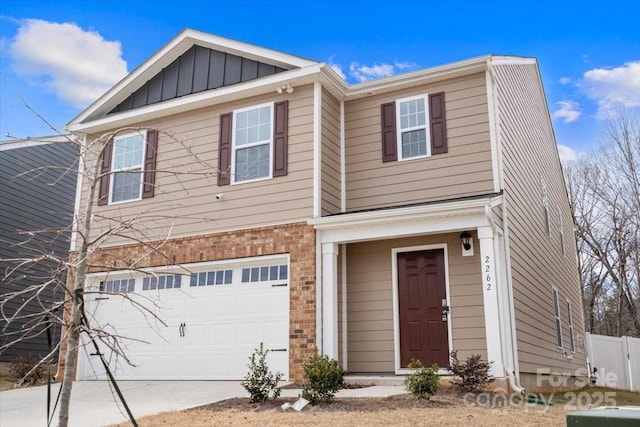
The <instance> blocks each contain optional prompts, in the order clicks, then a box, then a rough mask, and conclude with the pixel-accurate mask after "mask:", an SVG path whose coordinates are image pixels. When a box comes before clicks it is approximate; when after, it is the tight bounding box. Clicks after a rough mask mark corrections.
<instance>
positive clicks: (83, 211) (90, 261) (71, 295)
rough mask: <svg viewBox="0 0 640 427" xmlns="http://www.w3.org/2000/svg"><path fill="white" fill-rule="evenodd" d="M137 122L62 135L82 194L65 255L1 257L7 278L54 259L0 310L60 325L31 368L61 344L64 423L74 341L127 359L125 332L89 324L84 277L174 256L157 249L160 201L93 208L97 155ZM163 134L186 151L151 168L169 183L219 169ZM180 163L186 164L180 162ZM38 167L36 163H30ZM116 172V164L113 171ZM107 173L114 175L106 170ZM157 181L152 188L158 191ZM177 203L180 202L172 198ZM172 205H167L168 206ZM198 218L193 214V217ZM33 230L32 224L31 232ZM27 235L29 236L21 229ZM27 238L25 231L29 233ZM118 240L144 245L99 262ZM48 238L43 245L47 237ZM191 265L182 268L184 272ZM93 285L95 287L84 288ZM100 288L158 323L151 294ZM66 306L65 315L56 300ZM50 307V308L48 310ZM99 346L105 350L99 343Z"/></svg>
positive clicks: (13, 317)
mask: <svg viewBox="0 0 640 427" xmlns="http://www.w3.org/2000/svg"><path fill="white" fill-rule="evenodd" d="M141 131H142V130H141V129H139V128H123V129H118V130H117V131H113V132H108V133H105V134H101V135H95V136H87V138H86V139H84V140H82V141H77V140H75V139H74V138H69V139H68V140H67V141H65V143H67V144H75V145H76V147H77V150H78V161H77V163H76V164H77V165H78V173H79V174H81V175H82V185H83V188H82V192H81V194H82V197H81V198H80V199H79V200H78V202H79V205H78V206H76V214H75V215H74V218H73V234H72V235H71V239H75V243H76V245H75V250H74V251H73V252H72V253H71V256H70V257H66V256H65V257H58V256H55V255H54V254H50V253H47V251H46V249H42V245H40V246H38V247H34V248H31V252H30V253H29V254H25V256H21V257H17V258H11V259H2V260H1V261H2V262H3V264H4V265H7V268H6V270H5V279H6V280H13V278H15V276H16V275H19V274H20V272H21V271H24V269H25V268H28V266H29V265H32V264H34V263H37V262H40V261H41V260H42V259H43V258H46V259H48V260H50V261H51V262H52V263H53V264H55V265H56V266H57V267H56V268H54V269H52V274H51V275H49V276H47V277H40V278H38V280H37V281H36V283H33V284H29V285H26V286H24V287H21V288H20V289H17V290H16V291H14V292H10V293H7V294H4V295H3V296H2V299H1V300H0V312H2V313H3V316H4V319H3V320H4V322H6V323H7V324H11V323H12V322H16V321H18V320H20V319H25V318H29V319H31V325H32V327H33V328H34V329H37V328H41V327H42V326H43V322H45V319H47V318H50V319H51V320H52V321H53V322H54V323H55V324H58V325H61V327H62V330H63V333H62V340H61V342H60V344H59V346H56V347H55V348H54V349H52V351H51V352H50V353H49V354H47V355H46V356H44V357H43V358H42V359H41V360H40V362H39V364H38V365H36V366H35V367H34V370H35V369H37V367H38V366H39V365H41V364H43V363H48V362H50V361H52V360H54V358H55V355H56V354H57V353H58V352H59V350H60V348H63V350H64V351H62V352H61V354H62V356H63V357H62V360H60V362H59V363H60V365H61V367H62V368H63V372H64V375H63V377H62V378H61V380H62V384H61V392H60V409H59V420H58V422H59V424H58V425H59V426H67V425H68V423H69V405H70V401H71V391H72V384H73V375H74V373H75V365H76V361H77V357H78V353H79V349H80V348H81V346H82V345H83V341H84V342H85V343H90V344H91V343H96V344H97V343H99V344H100V346H101V348H103V349H108V350H109V351H110V352H111V353H112V355H115V356H116V357H118V358H120V359H121V360H123V361H124V362H125V363H129V360H128V359H127V357H126V351H125V348H126V345H125V344H126V342H127V339H129V337H124V336H120V335H118V334H117V331H113V330H107V329H105V328H102V327H101V326H100V325H96V324H94V322H92V318H91V315H90V314H87V313H86V312H85V310H84V308H85V296H86V295H87V290H86V289H85V285H86V283H87V275H88V274H90V273H91V272H98V271H99V272H103V273H104V274H105V275H108V274H109V271H112V270H131V271H139V272H143V273H144V274H149V275H157V274H158V273H146V272H145V270H144V269H142V268H141V267H140V266H141V265H143V264H144V262H143V261H144V260H145V259H148V258H149V257H150V256H151V255H152V254H154V255H160V256H162V257H165V259H166V265H171V264H172V263H173V262H172V260H171V259H170V257H169V256H168V255H165V254H164V253H163V252H162V247H163V245H164V243H165V242H166V240H167V239H169V238H170V237H171V231H172V227H171V222H172V220H173V218H172V217H171V215H168V214H166V212H167V206H166V205H165V206H163V208H162V210H160V209H159V208H158V211H154V210H145V211H144V212H139V213H137V214H135V215H122V214H121V211H120V210H119V209H111V210H110V211H109V213H105V211H104V210H102V211H100V212H99V214H98V213H96V212H95V211H94V208H95V205H96V201H97V196H98V189H99V186H100V183H101V180H102V179H103V178H104V177H105V176H106V175H110V174H112V172H111V171H103V170H102V168H101V166H102V156H103V154H104V153H105V150H106V148H107V147H108V146H109V144H110V143H111V142H112V140H113V138H114V137H115V136H117V135H119V134H124V133H135V132H141ZM159 133H160V134H161V135H162V138H164V141H163V143H164V144H165V146H167V145H172V146H173V149H179V150H183V151H184V156H182V157H181V160H180V162H181V163H180V164H175V165H167V167H166V168H163V169H158V170H154V171H153V172H154V173H155V174H156V179H157V178H158V177H159V176H166V175H170V176H171V177H172V178H173V179H172V182H173V183H178V184H181V183H182V182H183V180H184V179H190V178H192V177H193V176H200V177H202V176H204V177H205V178H206V179H210V180H211V182H212V183H213V182H215V178H216V177H217V169H216V167H214V166H213V165H212V164H210V162H207V161H205V160H202V159H201V158H200V156H199V155H198V154H197V153H196V150H194V149H193V146H192V144H191V142H190V140H189V137H188V136H187V137H186V138H183V139H179V138H177V137H175V136H174V135H172V134H170V133H168V132H165V131H159ZM185 165H188V167H186V166H185ZM51 167H53V166H49V167H43V168H41V170H43V171H44V170H48V169H50V168H51ZM32 172H34V173H35V172H37V171H32ZM119 173H122V172H119ZM131 173H132V174H138V176H139V174H140V173H139V172H131ZM112 179H113V177H112ZM182 188H183V191H182V192H181V195H182V196H185V195H187V196H188V190H187V187H186V186H184V185H182ZM161 190H162V189H158V188H156V192H158V191H160V192H161ZM176 203H179V201H177V202H176ZM169 211H170V209H169ZM210 215H211V217H207V218H199V219H201V220H203V221H212V220H215V217H214V215H215V213H211V214H210ZM196 219H198V218H196ZM157 222H162V223H163V224H165V225H167V226H166V227H164V228H163V230H164V231H163V232H162V233H163V234H162V235H158V233H157V232H153V231H151V230H150V228H149V227H148V226H147V225H148V224H154V223H157ZM46 231H47V232H48V233H63V232H64V233H67V235H68V234H69V232H70V229H69V227H66V228H64V229H60V230H46ZM34 233H35V234H37V232H32V233H31V234H34ZM27 237H28V236H27ZM27 240H28V239H27ZM114 240H117V241H118V242H120V243H121V242H122V241H123V240H124V241H125V242H126V243H136V244H138V245H141V246H142V247H144V248H146V250H142V251H141V252H140V253H139V254H138V256H137V257H136V258H135V259H126V260H125V259H112V260H110V262H109V263H108V264H107V263H105V262H104V258H101V257H100V252H101V249H102V248H104V247H107V246H109V244H110V242H112V241H114ZM45 246H46V245H45ZM189 273H190V272H189V271H187V270H185V271H184V274H189ZM65 275H66V276H67V279H66V285H65V283H64V282H65V280H64V279H62V280H61V277H64V276H65ZM51 287H55V288H56V289H58V290H61V292H59V295H61V297H60V299H58V300H56V301H47V302H44V301H40V304H39V308H38V310H37V311H38V312H37V313H27V312H26V311H25V310H20V309H18V310H16V311H13V312H11V314H6V313H7V311H5V310H4V308H5V307H8V306H9V305H10V304H11V303H12V302H15V301H16V299H20V298H25V296H26V295H29V296H30V298H31V299H37V298H38V295H39V294H41V293H42V292H43V291H44V290H45V289H50V288H51ZM89 292H93V291H91V290H90V291H89ZM99 292H101V293H104V292H107V293H110V294H111V295H118V297H120V298H123V299H124V300H125V301H126V302H127V303H129V304H130V306H131V310H137V311H138V312H139V313H140V315H141V316H149V317H154V318H155V319H154V320H157V321H158V322H151V321H149V322H147V323H148V324H149V327H153V326H152V325H153V324H154V323H159V324H160V325H162V324H163V323H162V319H160V318H158V317H157V315H156V314H154V313H155V311H154V310H153V306H152V305H151V306H150V305H149V304H146V303H145V302H149V303H150V304H152V301H150V300H149V299H145V301H142V302H141V298H142V297H140V296H139V295H138V296H135V295H134V296H131V295H128V294H127V293H125V292H118V291H105V290H100V291H99ZM63 306H64V307H65V310H64V315H63V314H62V313H63V311H62V310H60V308H61V307H63ZM52 314H55V315H52ZM83 335H84V336H85V338H86V339H84V340H82V339H81V337H82V336H83ZM19 340H20V337H18V338H16V339H15V340H13V341H11V342H8V343H5V344H3V347H0V351H2V350H3V349H4V348H7V347H9V346H10V345H13V344H15V343H16V342H19ZM103 352H104V350H103Z"/></svg>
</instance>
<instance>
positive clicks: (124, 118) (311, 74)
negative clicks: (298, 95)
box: [67, 65, 319, 133]
mask: <svg viewBox="0 0 640 427" xmlns="http://www.w3.org/2000/svg"><path fill="white" fill-rule="evenodd" d="M318 72H319V66H317V65H314V66H311V67H307V68H303V69H297V70H291V71H285V72H282V73H277V74H273V75H272V76H269V77H263V78H261V79H256V80H250V81H247V82H244V83H238V84H235V85H232V86H225V87H222V88H219V89H216V90H211V91H203V92H199V93H195V94H192V95H187V96H182V97H179V98H174V99H171V100H167V101H163V102H158V103H156V104H150V105H147V106H144V107H140V108H135V109H133V110H127V111H124V112H121V113H117V114H113V115H110V116H107V117H102V118H100V119H97V120H92V121H89V122H87V123H81V122H78V123H69V125H68V127H67V129H68V130H69V131H70V132H86V133H92V132H93V133H95V132H100V131H106V130H110V129H113V128H114V127H123V126H127V125H132V124H138V123H140V122H141V121H146V120H153V119H158V118H161V117H166V116H169V115H172V114H177V113H182V112H185V111H190V110H194V109H197V108H202V107H206V106H211V105H215V104H220V103H224V102H228V101H234V100H237V99H242V98H245V97H250V96H256V95H261V94H265V93H269V92H272V91H273V92H274V93H275V91H276V88H277V87H278V86H279V85H280V84H281V83H283V82H288V83H289V84H291V86H293V87H294V88H295V86H300V85H303V84H310V83H313V82H314V81H316V80H317V74H318Z"/></svg>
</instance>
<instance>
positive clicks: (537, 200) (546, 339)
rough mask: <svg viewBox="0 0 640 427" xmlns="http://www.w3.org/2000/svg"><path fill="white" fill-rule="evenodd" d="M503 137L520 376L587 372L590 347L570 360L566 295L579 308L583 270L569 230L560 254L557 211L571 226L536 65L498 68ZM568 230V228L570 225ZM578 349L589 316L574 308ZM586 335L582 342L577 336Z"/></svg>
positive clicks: (507, 215)
mask: <svg viewBox="0 0 640 427" xmlns="http://www.w3.org/2000/svg"><path fill="white" fill-rule="evenodd" d="M495 78H496V82H497V91H498V92H497V93H498V102H497V104H498V114H499V117H498V123H499V126H500V128H499V135H500V138H501V146H502V158H503V173H504V198H505V208H504V209H505V212H506V219H507V221H508V236H509V253H510V260H511V268H512V271H511V277H512V284H513V298H514V308H515V317H516V333H517V344H518V358H519V363H520V371H521V372H529V373H535V372H536V369H537V368H540V367H547V368H549V367H550V368H552V369H555V370H559V371H562V372H564V371H567V370H575V369H577V368H581V367H584V364H585V354H584V349H582V348H580V347H579V346H578V345H576V354H574V355H573V360H571V361H570V360H567V358H566V357H565V355H564V351H565V350H566V351H567V354H569V353H570V349H569V348H568V345H567V344H568V341H567V337H568V333H569V329H568V324H567V312H566V310H567V308H566V303H564V304H563V302H564V301H565V299H566V298H569V300H570V301H571V305H572V307H581V306H582V305H581V299H580V285H579V273H578V268H577V260H576V256H575V252H574V250H573V249H571V248H574V247H575V245H574V244H573V240H572V239H573V237H572V234H571V233H570V232H568V231H566V230H565V243H566V245H565V247H566V249H567V251H566V256H562V254H561V253H560V250H559V238H560V232H559V230H558V226H557V207H558V206H560V209H561V213H562V218H563V222H564V224H572V219H571V212H570V209H569V203H568V199H567V194H566V190H565V186H564V179H563V176H562V170H561V166H560V162H559V158H558V153H557V148H556V144H555V139H554V135H553V129H552V127H551V122H550V118H549V113H548V110H547V104H546V100H545V97H544V95H543V93H542V88H541V85H540V83H539V79H538V74H537V72H536V67H535V65H522V64H520V65H517V64H505V65H499V66H496V67H495ZM541 178H542V179H543V180H544V182H545V183H546V187H547V189H548V198H549V216H550V233H549V234H547V232H546V229H545V224H544V217H543V203H542V189H541ZM569 229H570V228H569ZM552 286H555V287H556V288H557V289H558V292H559V298H560V318H561V324H562V334H563V339H564V344H565V345H564V347H565V349H564V350H563V349H559V348H558V347H557V344H556V328H555V319H554V313H553V298H552V290H551V289H552ZM572 314H573V324H574V329H575V337H576V344H578V343H581V342H583V333H584V330H583V329H582V325H583V313H582V310H577V309H575V308H574V309H573V313H572ZM578 335H580V337H578Z"/></svg>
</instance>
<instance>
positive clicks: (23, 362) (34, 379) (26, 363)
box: [9, 355, 47, 385]
mask: <svg viewBox="0 0 640 427" xmlns="http://www.w3.org/2000/svg"><path fill="white" fill-rule="evenodd" d="M39 362H40V361H39V360H38V359H36V358H35V357H33V356H30V355H20V356H18V357H16V358H15V359H13V361H11V364H10V365H9V374H10V375H11V378H12V379H13V380H14V381H15V382H16V383H18V384H19V385H22V384H26V385H35V384H38V383H39V382H40V381H42V380H43V379H44V378H45V377H46V375H47V371H46V369H45V367H44V366H43V365H40V366H38V367H37V368H36V369H35V370H34V371H33V372H31V374H29V371H31V370H32V369H33V368H34V367H35V366H36V365H37V364H38V363H39ZM27 374H29V376H27Z"/></svg>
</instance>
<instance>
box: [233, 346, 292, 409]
mask: <svg viewBox="0 0 640 427" xmlns="http://www.w3.org/2000/svg"><path fill="white" fill-rule="evenodd" d="M268 351H269V350H265V349H264V344H263V343H260V347H258V348H256V350H255V351H254V352H253V354H252V355H251V356H250V357H249V364H248V365H247V366H248V367H249V373H248V374H247V376H246V377H244V381H243V382H242V383H241V384H242V387H244V389H245V390H247V392H249V396H251V402H266V401H267V399H269V394H270V393H272V392H273V398H274V399H276V398H278V396H280V389H279V388H278V382H280V380H281V379H282V374H281V373H280V372H278V373H276V374H273V372H271V371H270V370H269V366H267V362H266V360H265V359H266V357H267V353H268Z"/></svg>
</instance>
